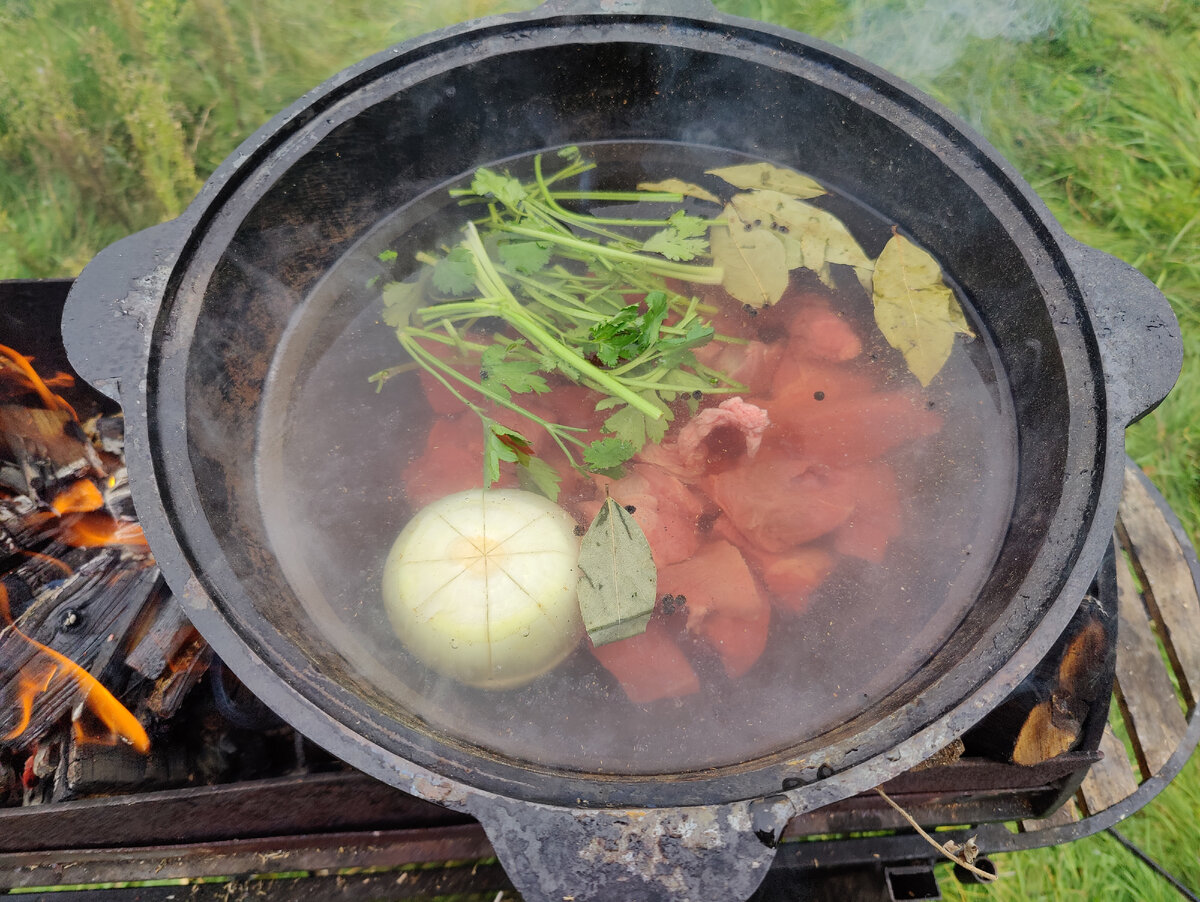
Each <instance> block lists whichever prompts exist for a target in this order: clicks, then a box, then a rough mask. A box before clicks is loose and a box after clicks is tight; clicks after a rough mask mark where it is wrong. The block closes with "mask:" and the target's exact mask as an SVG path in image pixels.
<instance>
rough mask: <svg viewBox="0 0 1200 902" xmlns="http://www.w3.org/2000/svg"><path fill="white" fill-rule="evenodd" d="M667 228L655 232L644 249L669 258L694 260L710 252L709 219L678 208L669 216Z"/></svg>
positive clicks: (645, 243)
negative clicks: (690, 214) (689, 213)
mask: <svg viewBox="0 0 1200 902" xmlns="http://www.w3.org/2000/svg"><path fill="white" fill-rule="evenodd" d="M667 222H668V223H670V225H668V226H667V227H666V228H665V229H662V230H661V231H658V232H655V233H654V234H653V235H651V236H650V237H649V238H647V239H646V241H645V242H643V244H642V250H644V251H649V252H650V253H654V254H662V255H663V256H664V257H666V258H667V259H668V260H677V261H685V262H686V261H688V260H694V259H695V258H696V257H697V256H699V255H700V254H704V253H707V252H708V238H707V237H706V236H707V233H708V226H709V223H708V221H707V220H705V219H703V218H701V217H699V216H689V215H688V214H687V213H686V212H684V211H683V210H676V211H675V212H674V213H672V214H671V215H670V216H669V217H668V218H667Z"/></svg>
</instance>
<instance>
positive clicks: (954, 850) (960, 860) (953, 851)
mask: <svg viewBox="0 0 1200 902" xmlns="http://www.w3.org/2000/svg"><path fill="white" fill-rule="evenodd" d="M875 791H876V792H877V793H879V796H880V798H882V799H883V800H884V801H885V802H887V803H888V804H889V805H891V806H892V807H893V808H895V809H896V810H897V811H898V812H900V816H901V817H903V818H904V819H905V820H906V821H908V823H909V824H910V825H912V828H913V829H914V830H916V831H917V833H919V834H921V838H922V839H924V840H925V841H926V842H927V843H929V844H930V845H931V846H933V847H934V848H935V849H937V850H938V851H939V852H941V853H942V855H944V856H946V858H948V859H950V861H953V862H954V863H955V864H957V865H959V866H961V867H964V868H966V869H967V870H968V871H970V872H971V873H972V874H974V875H975V876H976V877H978V878H980V879H981V880H983V881H984V882H985V883H991V882H992V881H993V880H997V879H999V874H989V873H988V872H987V871H984V870H982V869H980V868H977V867H975V859H976V858H978V857H979V846H978V845H976V844H975V837H974V836H972V837H971V838H970V839H968V840H967V841H966V842H965V843H962V844H959V843H956V842H955V841H954V840H952V839H948V840H946V842H945V843H944V844H943V843H940V842H938V841H937V840H936V839H934V838H933V837H932V836H930V835H929V834H928V833H926V832H925V831H924V830H923V829H921V825H920V824H918V823H917V822H916V821H915V820H913V817H912V815H911V814H909V813H908V812H907V811H905V810H904V809H903V808H901V807H900V805H899V804H898V803H896V802H895V801H894V800H893V799H892V798H891V796H889V795H888V794H887V793H886V792H884V791H883V790H882V789H880V788H879V787H878V786H876V787H875Z"/></svg>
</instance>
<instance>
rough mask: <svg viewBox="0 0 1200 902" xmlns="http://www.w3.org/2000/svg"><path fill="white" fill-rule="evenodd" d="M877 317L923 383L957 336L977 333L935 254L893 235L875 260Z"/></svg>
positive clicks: (939, 365) (935, 370)
mask: <svg viewBox="0 0 1200 902" xmlns="http://www.w3.org/2000/svg"><path fill="white" fill-rule="evenodd" d="M873 300H874V302H875V322H876V324H877V325H878V326H879V331H880V332H882V333H883V336H884V338H886V339H887V340H888V344H890V345H891V346H892V347H893V348H895V349H896V350H898V351H899V352H900V353H901V354H903V355H904V361H905V363H907V364H908V368H909V369H910V370H911V371H912V374H913V375H914V376H916V377H917V379H919V380H920V382H921V384H922V385H928V384H929V382H930V380H932V379H933V377H934V376H936V375H937V374H938V373H939V372H940V371H941V369H942V367H943V366H944V365H945V363H946V361H947V360H948V359H949V357H950V351H951V350H952V349H953V347H954V336H955V335H958V334H962V335H972V334H973V333H972V332H971V329H970V327H969V326H968V325H967V318H966V316H965V315H964V314H963V310H962V305H960V304H959V302H958V298H957V297H956V296H955V294H954V292H953V290H951V289H950V288H949V287H948V286H947V285H946V283H945V282H944V281H943V280H942V268H941V267H940V266H939V265H938V262H937V261H936V260H935V259H933V257H932V256H930V254H929V253H928V252H927V251H925V250H923V249H922V248H920V247H918V246H917V245H915V244H913V243H912V242H911V241H909V240H908V239H907V238H905V237H904V236H903V235H893V236H892V238H891V239H890V240H889V241H888V243H887V244H886V245H884V248H883V251H882V253H880V255H879V259H878V260H876V261H875V278H874V291H873Z"/></svg>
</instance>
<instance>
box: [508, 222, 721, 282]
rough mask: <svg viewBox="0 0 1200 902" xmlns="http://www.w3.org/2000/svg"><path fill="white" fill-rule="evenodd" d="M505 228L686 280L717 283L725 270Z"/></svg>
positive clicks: (538, 231)
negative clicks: (673, 261)
mask: <svg viewBox="0 0 1200 902" xmlns="http://www.w3.org/2000/svg"><path fill="white" fill-rule="evenodd" d="M504 230H505V231H506V232H512V233H514V234H516V235H524V236H526V237H528V238H537V239H539V240H541V241H552V242H554V243H555V244H561V245H562V246H563V247H569V248H573V249H575V250H579V251H585V252H586V253H589V254H595V255H597V256H600V257H608V258H610V259H612V260H619V261H621V262H624V263H636V264H638V265H639V266H642V267H645V268H646V269H648V270H650V271H653V272H657V273H659V274H660V275H664V276H668V277H673V278H678V279H684V280H686V281H689V282H696V283H697V284H700V285H719V284H720V283H721V280H722V279H724V278H725V271H724V270H723V269H722V268H721V267H719V266H689V265H688V264H686V263H671V262H670V261H667V260H655V259H654V258H652V257H649V256H646V255H644V254H635V253H633V252H632V251H622V250H618V249H617V248H613V247H609V246H608V245H604V244H596V243H594V242H590V241H583V240H582V239H579V238H573V237H571V236H569V235H553V234H548V233H546V232H543V231H541V230H539V229H531V228H528V227H526V226H521V225H506V226H504Z"/></svg>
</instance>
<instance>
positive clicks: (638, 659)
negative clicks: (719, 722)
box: [592, 619, 700, 705]
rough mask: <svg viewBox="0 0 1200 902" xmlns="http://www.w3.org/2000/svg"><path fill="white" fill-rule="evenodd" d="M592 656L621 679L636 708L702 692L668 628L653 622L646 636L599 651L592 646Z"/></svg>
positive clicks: (622, 640)
mask: <svg viewBox="0 0 1200 902" xmlns="http://www.w3.org/2000/svg"><path fill="white" fill-rule="evenodd" d="M592 654H594V655H595V656H596V660H598V661H599V662H600V663H601V664H603V665H604V668H605V670H607V671H608V672H609V673H611V674H612V675H613V676H614V677H616V678H617V682H619V683H620V684H621V688H622V689H624V690H625V694H626V695H627V696H629V700H630V701H631V702H633V703H634V704H636V705H644V704H647V703H649V702H653V701H658V700H659V699H662V698H677V697H679V696H681V695H690V694H691V693H693V692H698V691H699V689H700V680H699V678H698V677H697V676H696V671H694V670H693V669H692V665H691V663H689V661H688V659H687V657H686V656H685V655H684V654H683V652H682V651H680V649H679V646H678V645H676V644H675V640H674V639H673V638H671V636H670V634H669V633H668V632H667V629H666V627H665V626H663V624H661V623H659V622H658V621H656V620H653V619H652V620H651V621H650V623H649V624H647V626H646V631H645V632H644V633H641V634H639V635H637V636H630V637H629V638H628V639H620V640H618V641H616V642H609V643H608V644H607V645H601V646H600V647H599V648H596V647H594V646H592Z"/></svg>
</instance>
